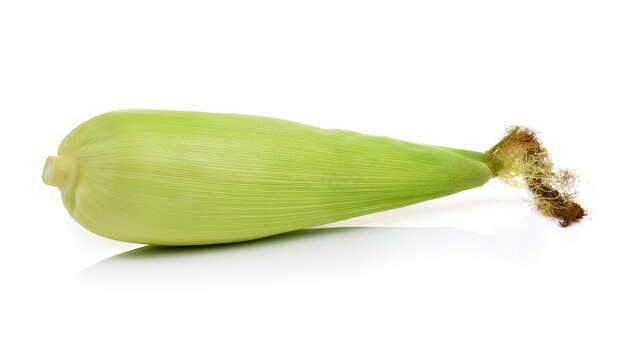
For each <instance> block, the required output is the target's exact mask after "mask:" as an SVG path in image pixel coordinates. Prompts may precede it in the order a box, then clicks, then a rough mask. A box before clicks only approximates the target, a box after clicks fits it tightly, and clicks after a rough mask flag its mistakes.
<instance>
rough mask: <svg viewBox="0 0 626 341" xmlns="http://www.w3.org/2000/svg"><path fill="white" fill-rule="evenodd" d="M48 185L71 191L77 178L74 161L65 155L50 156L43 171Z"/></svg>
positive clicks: (42, 175) (42, 176) (42, 174)
mask: <svg viewBox="0 0 626 341" xmlns="http://www.w3.org/2000/svg"><path fill="white" fill-rule="evenodd" d="M41 179H42V180H43V182H44V183H45V184H46V185H50V186H55V187H58V188H59V189H60V190H61V191H71V190H73V187H74V182H75V180H76V167H75V166H74V162H72V161H71V160H69V159H67V158H65V157H63V156H49V157H48V159H46V164H45V165H44V167H43V172H42V173H41Z"/></svg>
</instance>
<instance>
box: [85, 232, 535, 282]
mask: <svg viewBox="0 0 626 341" xmlns="http://www.w3.org/2000/svg"><path fill="white" fill-rule="evenodd" d="M523 234H524V233H520V230H519V229H508V230H506V231H500V232H498V233H495V234H489V235H485V234H478V233H473V232H468V231H464V230H460V229H455V228H397V227H334V228H317V229H307V230H301V231H295V232H291V233H286V234H282V235H278V236H273V237H268V238H264V239H259V240H256V241H250V242H244V243H236V244H223V245H211V246H195V247H160V246H144V247H141V248H138V249H135V250H132V251H128V252H125V253H122V254H119V255H117V256H114V257H111V258H109V259H106V260H104V261H102V262H100V263H97V264H95V265H93V266H91V267H89V268H87V269H85V270H83V271H82V273H80V274H79V276H78V280H79V281H81V282H83V283H100V284H102V283H113V284H115V283H118V284H125V285H126V284H141V283H144V281H150V282H151V283H161V284H167V283H171V282H181V283H188V282H194V283H202V282H210V283H220V282H222V283H242V282H245V281H248V280H255V281H258V280H259V279H261V280H262V279H264V278H272V279H277V278H283V279H288V278H294V277H298V278H303V277H307V276H313V277H319V276H343V275H345V274H350V273H355V272H360V273H363V272H372V271H385V269H389V268H390V267H411V268H413V269H415V268H418V267H420V266H429V265H433V264H437V263H441V262H456V263H462V262H483V263H484V262H488V263H489V262H491V263H493V262H502V261H508V262H510V261H516V260H517V259H518V257H519V255H520V250H519V249H518V247H517V245H518V244H519V243H518V241H519V240H520V237H521V238H522V239H523V238H524V237H523ZM536 250H537V247H536V245H535V251H534V252H536ZM522 251H523V250H522ZM522 253H523V252H522Z"/></svg>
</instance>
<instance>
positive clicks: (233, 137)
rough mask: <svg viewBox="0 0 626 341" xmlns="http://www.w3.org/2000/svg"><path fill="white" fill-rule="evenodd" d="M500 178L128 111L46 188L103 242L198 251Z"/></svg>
mask: <svg viewBox="0 0 626 341" xmlns="http://www.w3.org/2000/svg"><path fill="white" fill-rule="evenodd" d="M492 171H493V162H492V161H491V159H490V158H489V157H488V156H486V154H485V153H479V152H472V151H465V150H459V149H452V148H444V147H437V146H428V145H420V144H414V143H408V142H404V141H399V140H394V139H391V138H385V137H376V136H368V135H363V134H358V133H354V132H349V131H343V130H326V129H320V128H316V127H312V126H308V125H303V124H298V123H294V122H289V121H285V120H279V119H273V118H266V117H258V116H248V115H235V114H210V113H197V112H179V111H154V110H125V111H117V112H112V113H108V114H104V115H100V116H97V117H95V118H93V119H91V120H89V121H87V122H85V123H83V124H81V125H80V126H78V127H77V128H76V129H74V130H73V131H72V132H71V133H70V134H69V135H68V136H67V137H66V138H65V139H64V140H63V142H62V143H61V145H60V147H59V150H58V155H57V156H53V157H50V158H49V159H48V161H47V163H46V167H45V169H44V174H43V179H44V182H46V183H47V184H50V185H54V186H57V187H58V188H59V189H60V190H61V195H62V199H63V203H64V205H65V207H66V208H67V210H68V212H69V213H70V215H71V216H72V217H73V218H74V219H75V220H76V221H77V222H78V223H80V224H81V225H83V226H84V227H86V228H87V229H89V230H91V231H92V232H94V233H97V234H100V235H102V236H105V237H109V238H113V239H117V240H122V241H128V242H136V243H147V244H155V245H198V244H214V243H227V242H238V241H245V240H251V239H255V238H260V237H264V236H269V235H273V234H278V233H282V232H287V231H292V230H296V229H301V228H306V227H311V226H316V225H321V224H326V223H330V222H334V221H339V220H343V219H348V218H351V217H355V216H359V215H364V214H368V213H373V212H378V211H383V210H389V209H393V208H397V207H402V206H406V205H411V204H414V203H417V202H421V201H425V200H429V199H434V198H439V197H443V196H446V195H449V194H453V193H456V192H459V191H463V190H466V189H470V188H473V187H478V186H481V185H483V184H484V183H485V182H487V181H488V180H489V179H490V178H491V177H492Z"/></svg>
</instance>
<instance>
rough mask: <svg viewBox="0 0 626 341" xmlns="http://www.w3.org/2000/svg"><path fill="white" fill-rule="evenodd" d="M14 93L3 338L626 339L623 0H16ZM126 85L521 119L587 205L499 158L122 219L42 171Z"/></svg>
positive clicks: (335, 113) (202, 106)
mask: <svg viewBox="0 0 626 341" xmlns="http://www.w3.org/2000/svg"><path fill="white" fill-rule="evenodd" d="M0 108H1V111H0V115H2V120H1V123H0V127H1V128H0V129H1V134H0V139H1V141H0V142H1V143H0V146H1V147H0V148H2V149H1V152H2V158H1V160H2V161H0V162H1V168H0V172H1V174H0V175H1V176H0V179H2V181H3V185H2V192H1V193H2V196H1V197H2V205H1V207H2V208H1V211H2V214H1V218H0V219H1V220H0V225H1V231H2V238H1V241H2V245H1V246H0V252H1V253H2V254H1V257H0V263H1V264H0V265H1V269H2V277H3V279H2V280H1V281H0V288H1V291H0V298H1V301H0V314H1V315H2V316H0V321H1V322H0V339H2V340H140V339H144V340H199V339H202V340H418V339H421V340H468V339H471V340H593V339H597V340H624V339H626V330H625V327H624V321H626V311H625V307H626V293H625V291H626V278H625V274H624V273H625V270H626V267H625V263H626V246H625V245H626V244H625V237H626V228H625V227H624V226H623V225H624V224H623V220H624V211H625V209H624V204H623V200H624V197H623V193H624V190H625V188H624V186H623V182H624V171H623V169H624V168H623V167H624V162H623V146H624V142H623V138H622V132H623V123H622V121H621V118H622V116H623V115H624V113H626V2H624V1H618V0H616V1H604V0H589V1H579V0H568V1H548V0H526V1H517V0H515V1H506V0H504V1H502V0H500V1H495V0H494V1H460V0H458V1H455V0H440V1H389V0H387V1H375V0H370V1H343V0H334V1H241V0H239V1H238V0H235V1H174V0H171V1H154V0H152V1H140V0H126V1H121V0H120V1H82V0H81V1H54V0H53V1H23V0H22V1H17V0H15V1H13V0H2V2H0ZM125 108H154V109H180V110H196V111H213V112H229V113H247V114H257V115H265V116H273V117H280V118H285V119H290V120H294V121H299V122H303V123H309V124H313V125H317V126H321V127H327V128H343V129H348V130H354V131H359V132H363V133H369V134H375V135H385V136H391V137H395V138H399V139H404V140H408V141H413V142H423V143H429V144H440V145H446V146H452V147H460V148H467V149H476V150H485V149H487V148H489V147H490V146H491V145H492V144H494V143H495V142H496V141H497V140H498V138H499V137H500V136H501V135H502V134H503V132H504V130H505V128H506V127H508V126H509V125H512V124H522V125H526V126H529V127H532V128H534V129H536V130H538V131H540V132H541V137H542V138H543V139H544V141H545V144H546V146H547V147H548V148H549V150H550V151H551V152H552V153H553V155H554V160H555V161H556V162H557V164H560V165H563V166H567V167H569V168H571V169H573V170H575V171H576V172H577V173H578V174H579V175H580V178H581V201H582V202H583V203H584V204H585V206H586V207H587V208H588V209H589V211H590V213H591V214H590V217H589V218H588V219H586V220H585V221H583V222H582V223H579V224H575V225H574V226H572V227H570V228H568V229H561V228H560V227H559V226H558V224H557V223H556V222H555V221H553V220H549V219H546V218H544V217H542V216H541V215H539V214H538V213H537V212H536V211H534V210H533V209H532V208H531V204H530V203H529V202H528V201H527V198H526V195H525V193H524V192H523V191H519V190H517V189H512V188H509V187H506V186H505V185H502V184H500V183H498V182H497V181H492V182H490V183H489V184H487V185H486V186H484V187H482V188H478V189H474V190H471V191H467V192H464V193H461V194H458V195H455V196H451V197H448V198H443V199H439V200H435V201H431V202H427V203H423V204H418V205H415V206H412V207H408V208H404V209H400V210H396V211H391V212H385V213H382V214H378V215H372V216H368V217H362V218H359V219H355V220H352V221H348V222H342V223H338V224H334V225H333V226H335V227H344V228H336V229H333V230H305V231H302V232H296V233H292V234H288V235H284V236H279V237H275V238H268V239H265V240H261V241H257V242H250V243H244V244H238V245H227V246H213V247H201V248H185V249H158V248H152V247H143V245H134V244H126V243H121V242H116V241H112V240H108V239H105V238H101V237H99V236H96V235H93V234H91V233H89V232H88V231H86V230H85V229H83V228H82V227H81V226H79V225H78V224H77V223H75V222H74V221H73V220H72V219H71V218H70V216H69V215H68V214H67V212H66V211H65V209H64V208H63V205H62V203H61V198H60V195H59V192H58V190H57V189H55V188H52V187H47V186H45V185H44V184H43V183H42V182H41V180H40V174H41V170H42V168H43V164H44V161H45V159H46V157H47V156H48V155H50V154H55V152H56V148H57V146H58V144H59V143H60V141H61V139H62V138H63V137H64V136H65V135H66V134H67V133H69V131H70V130H71V129H72V128H74V127H75V126H76V125H77V124H79V123H81V122H83V121H85V120H87V119H89V118H91V117H92V116H94V115H97V114H100V113H103V112H107V111H112V110H117V109H125ZM358 227H361V228H358ZM136 248H139V249H138V250H137V251H133V252H129V253H124V252H126V251H129V250H131V249H136Z"/></svg>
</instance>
